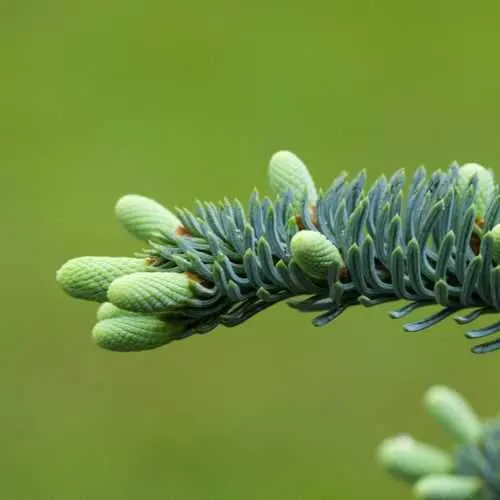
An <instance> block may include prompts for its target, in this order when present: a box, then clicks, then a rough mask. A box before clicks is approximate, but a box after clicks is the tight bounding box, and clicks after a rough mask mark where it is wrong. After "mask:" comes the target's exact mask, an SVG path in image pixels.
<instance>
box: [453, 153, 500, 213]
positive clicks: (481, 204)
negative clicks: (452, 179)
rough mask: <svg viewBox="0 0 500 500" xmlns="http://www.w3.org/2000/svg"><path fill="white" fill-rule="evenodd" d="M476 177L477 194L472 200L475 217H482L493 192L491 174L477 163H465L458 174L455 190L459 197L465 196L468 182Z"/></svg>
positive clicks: (493, 180) (493, 182) (492, 177)
mask: <svg viewBox="0 0 500 500" xmlns="http://www.w3.org/2000/svg"><path fill="white" fill-rule="evenodd" d="M474 176H477V180H478V183H477V192H476V199H475V200H474V207H475V209H476V216H478V217H483V216H484V214H485V213H486V209H487V208H488V205H489V203H490V201H491V199H492V198H493V195H494V192H495V178H494V176H493V172H492V171H491V170H489V169H486V168H485V167H483V166H482V165H479V164H478V163H466V164H464V165H462V166H461V167H460V169H459V172H458V183H457V190H458V194H459V195H462V196H463V195H465V193H466V191H467V189H468V188H469V185H470V182H471V180H472V178H473V177H474Z"/></svg>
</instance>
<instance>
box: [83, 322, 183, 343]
mask: <svg viewBox="0 0 500 500" xmlns="http://www.w3.org/2000/svg"><path fill="white" fill-rule="evenodd" d="M183 332H184V326H183V325H182V323H180V322H173V321H169V322H166V321H163V320H161V319H158V318H156V317H154V316H141V315H135V316H130V315H129V316H120V317H115V318H109V319H105V320H103V321H99V322H98V323H97V324H96V325H95V326H94V329H93V330H92V339H93V340H94V342H95V343H96V344H97V345H98V346H100V347H102V348H104V349H107V350H109V351H121V352H127V351H144V350H148V349H154V348H156V347H160V346H162V345H165V344H168V343H169V342H172V341H173V340H176V339H177V338H179V337H180V336H181V334H182V333H183Z"/></svg>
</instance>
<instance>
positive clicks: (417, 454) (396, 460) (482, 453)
mask: <svg viewBox="0 0 500 500" xmlns="http://www.w3.org/2000/svg"><path fill="white" fill-rule="evenodd" d="M424 402H425V406H426V409H427V411H428V413H430V415H431V416H432V417H433V418H434V419H435V420H436V421H437V422H438V423H440V424H441V425H442V426H443V427H444V428H445V430H447V431H448V433H449V434H450V435H451V437H452V438H453V440H454V441H455V443H456V448H455V450H454V452H453V453H452V454H450V453H448V452H445V451H443V450H441V449H439V448H435V447H434V446H431V445H428V444H425V443H420V442H419V441H417V440H415V439H413V438H412V437H411V436H408V435H400V436H396V437H394V438H390V439H387V440H385V441H384V442H383V443H382V444H381V445H380V447H379V450H378V459H379V462H380V463H381V464H382V466H383V467H384V468H385V469H386V470H388V471H389V472H391V473H392V474H393V475H394V476H396V477H397V478H399V479H402V480H404V481H406V482H408V483H409V484H410V485H412V489H413V493H414V495H415V497H416V498H420V499H422V500H435V499H440V500H498V499H500V420H499V419H498V418H497V419H493V420H488V421H483V420H481V419H480V418H479V417H478V416H477V415H476V413H475V412H474V410H473V409H472V408H471V407H470V405H469V404H468V402H467V401H466V400H465V399H464V398H463V397H462V396H461V395H460V394H458V393H457V392H455V391H453V390H452V389H449V388H447V387H443V386H434V387H431V388H430V389H429V390H428V391H427V393H426V394H425V398H424Z"/></svg>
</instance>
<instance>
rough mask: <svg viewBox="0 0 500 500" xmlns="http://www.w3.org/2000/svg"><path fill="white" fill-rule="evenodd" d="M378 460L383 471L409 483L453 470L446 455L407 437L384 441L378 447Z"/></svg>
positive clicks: (448, 456) (451, 463) (450, 458)
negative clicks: (429, 475)
mask: <svg viewBox="0 0 500 500" xmlns="http://www.w3.org/2000/svg"><path fill="white" fill-rule="evenodd" d="M378 460H379V462H380V463H381V464H382V466H383V467H384V468H385V469H387V470H388V471H390V472H391V473H393V474H395V475H396V476H399V477H401V478H403V479H406V480H409V481H412V480H415V479H418V478H420V477H423V476H426V475H428V474H433V473H447V472H451V471H452V469H453V459H452V457H451V456H450V455H449V454H448V453H446V452H444V451H442V450H440V449H438V448H435V447H433V446H430V445H428V444H425V443H420V442H419V441H416V440H415V439H413V438H412V437H411V436H407V435H404V436H397V437H395V438H391V439H387V440H385V441H384V442H383V443H382V444H381V446H380V447H379V450H378Z"/></svg>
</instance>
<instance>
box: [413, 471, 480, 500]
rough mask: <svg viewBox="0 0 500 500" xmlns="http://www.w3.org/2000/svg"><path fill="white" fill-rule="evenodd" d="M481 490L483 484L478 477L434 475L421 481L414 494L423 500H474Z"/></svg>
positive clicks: (417, 484) (416, 485)
mask: <svg viewBox="0 0 500 500" xmlns="http://www.w3.org/2000/svg"><path fill="white" fill-rule="evenodd" d="M481 489H482V482H481V480H480V479H479V478H477V477H467V476H452V475H446V474H432V475H429V476H427V477H424V478H422V479H420V480H419V481H418V482H417V483H416V484H415V486H414V487H413V493H414V494H415V496H416V497H417V498H419V499H421V500H473V499H477V498H478V495H479V493H480V491H481Z"/></svg>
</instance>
